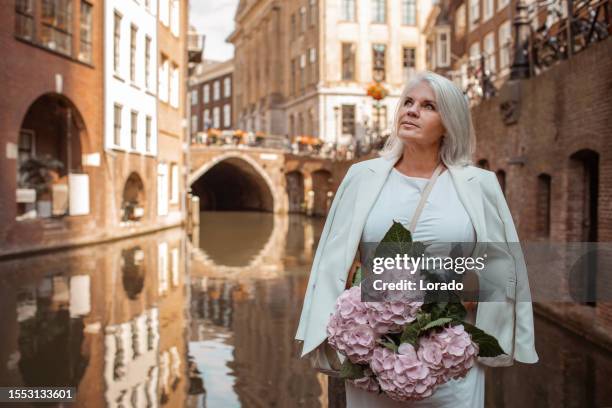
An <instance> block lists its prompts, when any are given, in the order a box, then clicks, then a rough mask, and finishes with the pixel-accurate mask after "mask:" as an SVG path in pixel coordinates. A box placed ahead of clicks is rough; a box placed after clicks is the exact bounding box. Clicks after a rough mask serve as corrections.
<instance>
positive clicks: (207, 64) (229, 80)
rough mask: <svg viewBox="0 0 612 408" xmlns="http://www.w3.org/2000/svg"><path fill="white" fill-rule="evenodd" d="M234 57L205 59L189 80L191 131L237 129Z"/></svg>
mask: <svg viewBox="0 0 612 408" xmlns="http://www.w3.org/2000/svg"><path fill="white" fill-rule="evenodd" d="M233 73H234V60H233V59H231V60H228V61H223V62H217V61H210V60H209V61H204V62H202V63H201V64H199V65H198V66H197V67H196V69H195V70H194V73H193V74H192V75H191V78H190V79H189V102H190V103H191V118H190V126H191V134H192V135H195V134H197V133H198V132H206V131H207V130H208V129H211V128H212V129H220V130H226V129H234V128H235V126H234V121H233V120H232V116H233V114H234V108H233Z"/></svg>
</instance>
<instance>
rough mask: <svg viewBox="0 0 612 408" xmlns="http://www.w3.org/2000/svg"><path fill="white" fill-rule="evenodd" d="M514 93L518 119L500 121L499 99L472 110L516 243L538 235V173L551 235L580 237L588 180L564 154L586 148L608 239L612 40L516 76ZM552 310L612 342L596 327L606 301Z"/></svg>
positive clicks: (606, 311) (607, 312) (611, 321)
mask: <svg viewBox="0 0 612 408" xmlns="http://www.w3.org/2000/svg"><path fill="white" fill-rule="evenodd" d="M520 92H521V99H520V107H519V109H520V118H519V121H518V123H516V124H513V125H510V126H506V125H504V123H503V121H502V120H501V118H502V116H501V113H500V109H499V105H500V98H499V97H496V98H493V99H490V100H487V101H485V102H483V103H482V104H480V105H479V106H477V107H475V108H473V110H472V114H473V118H474V126H475V128H476V135H477V140H478V143H477V152H476V155H475V157H474V161H475V162H477V161H479V160H482V159H486V160H487V161H488V162H489V165H490V169H491V170H493V171H499V170H503V171H504V172H505V174H506V188H505V193H506V198H507V201H508V205H509V207H510V209H511V211H512V214H513V217H514V222H515V224H516V226H517V229H518V233H519V237H520V238H521V240H522V241H538V240H541V239H542V238H539V237H538V231H537V226H538V222H536V214H537V208H538V207H537V206H538V200H537V197H538V176H539V175H540V174H542V173H544V174H548V175H550V177H551V184H550V197H551V202H550V206H551V207H550V211H551V219H550V221H551V224H550V239H551V240H552V241H580V240H581V236H583V234H582V231H581V230H580V228H582V226H581V221H582V220H583V216H582V214H581V213H580V212H582V211H583V210H584V205H583V204H582V200H583V197H582V196H581V195H580V194H579V192H580V191H583V190H584V188H586V186H585V185H584V180H583V176H582V175H583V174H584V172H583V171H582V170H580V169H577V167H576V162H575V161H572V160H571V159H570V157H571V156H572V155H573V154H574V153H576V152H579V151H581V150H585V149H588V150H589V151H592V152H594V153H596V154H597V155H598V173H599V180H598V183H597V188H598V196H597V217H596V218H597V240H598V241H599V242H605V241H612V160H611V159H612V39H608V40H606V41H604V42H601V43H598V44H594V45H592V46H591V47H590V48H589V49H587V50H585V51H584V52H581V53H579V54H577V55H575V56H574V57H573V58H572V59H571V60H569V61H564V62H561V63H559V64H557V65H556V66H554V67H552V68H551V69H550V70H548V71H547V72H545V73H543V74H541V75H539V76H537V77H534V78H530V79H528V80H523V81H521V83H520ZM517 158H518V159H520V158H523V159H524V164H523V165H521V164H509V162H508V161H509V160H512V159H517ZM586 160H587V161H586V165H587V166H588V165H589V164H592V163H593V162H592V158H589V157H587V159H586ZM540 185H541V184H540ZM530 273H531V272H530ZM598 273H601V274H602V275H605V274H610V271H609V270H605V269H604V270H601V271H600V272H598ZM601 278H605V276H600V277H599V279H601ZM605 280H610V279H609V278H605ZM551 310H552V312H553V313H556V314H557V315H560V316H561V317H563V318H571V319H573V320H574V321H575V322H574V323H576V324H577V325H576V327H579V329H578V330H579V331H581V332H582V333H583V334H585V335H587V336H589V335H593V336H596V337H597V336H599V337H601V336H600V335H602V333H603V336H604V337H607V341H609V342H610V344H612V335H610V334H608V335H607V336H606V335H605V333H606V330H597V329H596V327H597V326H598V325H605V326H607V327H612V303H610V302H607V303H606V302H598V304H597V307H595V308H594V310H593V308H590V307H588V306H581V305H569V304H565V305H558V306H554V307H553V308H551ZM585 322H587V323H585ZM578 323H579V324H578ZM607 332H608V333H610V330H607ZM598 333H599V334H598Z"/></svg>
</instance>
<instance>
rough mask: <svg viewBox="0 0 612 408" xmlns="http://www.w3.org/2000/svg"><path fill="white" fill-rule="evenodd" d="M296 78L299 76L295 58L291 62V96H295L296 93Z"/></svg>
mask: <svg viewBox="0 0 612 408" xmlns="http://www.w3.org/2000/svg"><path fill="white" fill-rule="evenodd" d="M296 76H297V61H296V59H295V58H293V59H292V60H291V95H295V94H296V93H297V92H296V85H297V81H296Z"/></svg>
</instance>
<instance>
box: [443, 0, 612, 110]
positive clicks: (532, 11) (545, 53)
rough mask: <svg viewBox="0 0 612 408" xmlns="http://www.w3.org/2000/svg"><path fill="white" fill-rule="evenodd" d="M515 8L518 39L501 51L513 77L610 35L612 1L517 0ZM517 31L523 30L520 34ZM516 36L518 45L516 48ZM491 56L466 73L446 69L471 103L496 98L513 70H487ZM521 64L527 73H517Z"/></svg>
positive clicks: (537, 69)
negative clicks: (528, 1) (508, 61)
mask: <svg viewBox="0 0 612 408" xmlns="http://www.w3.org/2000/svg"><path fill="white" fill-rule="evenodd" d="M516 7H517V11H516V16H517V17H516V18H515V21H514V30H515V32H514V36H513V38H514V39H515V40H514V41H508V42H507V44H506V45H505V47H507V48H504V49H502V52H503V53H504V58H508V60H510V64H511V70H512V71H513V73H512V76H513V77H514V76H515V75H516V77H529V76H536V75H539V74H540V73H542V72H543V71H545V70H546V69H548V68H550V67H551V66H553V65H555V64H556V63H557V62H559V61H562V60H565V59H568V58H571V57H572V55H573V54H577V53H579V52H582V51H584V50H585V49H586V48H588V47H589V46H590V45H591V44H593V43H596V42H598V41H602V40H604V39H606V38H608V37H609V35H610V34H611V33H612V21H611V14H612V0H578V1H574V0H543V1H542V0H540V1H538V0H536V1H535V2H533V3H531V4H528V5H527V4H525V2H524V0H519V1H518V3H517V6H516ZM568 16H571V17H569V18H568ZM517 29H518V30H521V31H519V32H518V34H519V35H517V32H516V30H517ZM517 39H519V40H518V44H519V45H518V46H515V43H516V42H517ZM502 52H500V59H501V54H502ZM508 54H509V55H510V56H508ZM490 57H491V55H489V54H488V53H486V52H482V53H481V54H480V55H479V56H478V57H477V58H472V59H470V60H469V62H468V64H467V66H466V67H464V68H463V70H462V71H451V72H450V73H448V76H449V77H450V79H451V80H453V81H454V82H455V83H457V84H458V85H459V86H460V87H461V88H462V89H463V91H464V93H465V95H466V97H467V98H468V99H469V101H470V105H474V104H477V103H479V102H480V101H483V100H486V99H489V98H491V97H493V96H495V95H496V94H497V91H498V86H499V85H501V82H503V81H504V80H505V79H506V78H507V77H508V74H509V73H510V70H507V69H505V68H504V70H505V71H506V72H503V71H501V72H500V70H499V69H498V70H497V72H492V71H491V70H489V69H488V64H487V60H488V59H489V58H490ZM499 62H501V61H498V63H499ZM504 62H505V61H504ZM517 66H518V69H517ZM520 67H524V70H525V71H526V73H525V74H522V75H521V74H516V72H519V71H520ZM496 84H497V86H496Z"/></svg>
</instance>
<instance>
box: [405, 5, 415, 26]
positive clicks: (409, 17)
mask: <svg viewBox="0 0 612 408" xmlns="http://www.w3.org/2000/svg"><path fill="white" fill-rule="evenodd" d="M402 24H404V25H416V0H402Z"/></svg>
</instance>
